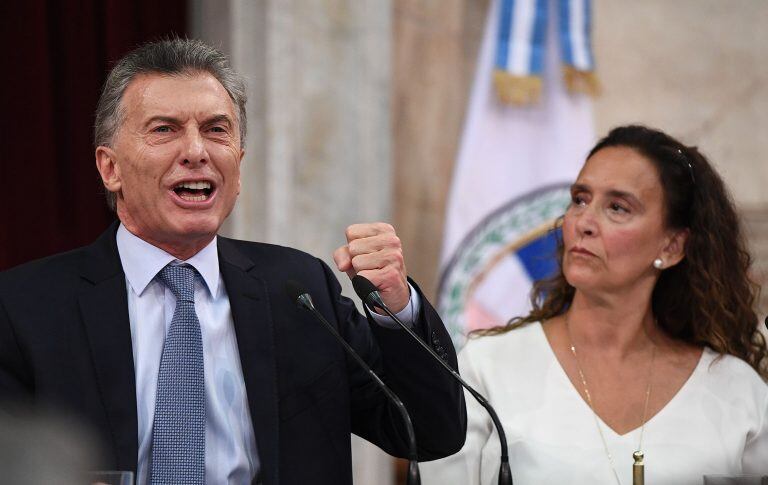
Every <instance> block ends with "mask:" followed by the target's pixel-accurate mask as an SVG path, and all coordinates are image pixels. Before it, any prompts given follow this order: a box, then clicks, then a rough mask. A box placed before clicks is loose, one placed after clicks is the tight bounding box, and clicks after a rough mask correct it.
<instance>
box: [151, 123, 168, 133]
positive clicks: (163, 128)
mask: <svg viewBox="0 0 768 485" xmlns="http://www.w3.org/2000/svg"><path fill="white" fill-rule="evenodd" d="M152 131H154V132H155V133H170V132H171V127H170V126H168V125H161V126H158V127H155V128H154V129H153V130H152Z"/></svg>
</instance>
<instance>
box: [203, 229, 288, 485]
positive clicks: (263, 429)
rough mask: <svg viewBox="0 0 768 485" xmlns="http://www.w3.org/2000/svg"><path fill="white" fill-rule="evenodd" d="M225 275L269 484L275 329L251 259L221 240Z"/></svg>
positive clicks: (274, 444)
mask: <svg viewBox="0 0 768 485" xmlns="http://www.w3.org/2000/svg"><path fill="white" fill-rule="evenodd" d="M218 249H219V262H220V270H221V275H222V277H223V279H224V284H225V287H226V289H227V294H228V296H229V303H230V306H231V308H232V320H233V321H234V325H235V335H236V337H237V346H238V350H239V352H240V363H241V365H242V368H243V378H244V380H245V388H246V392H247V394H248V405H249V407H250V411H251V420H252V422H253V432H254V435H255V437H256V446H257V448H258V453H259V461H260V464H261V470H260V473H261V478H262V480H263V482H264V483H265V484H267V485H269V484H277V483H279V475H278V469H279V455H278V449H279V441H278V400H277V395H278V394H277V370H276V356H275V345H274V342H275V341H274V328H273V322H272V316H271V312H270V307H269V298H268V295H267V289H266V283H265V282H264V280H263V279H262V278H260V277H259V276H257V274H256V267H255V265H254V263H253V261H251V260H250V259H249V258H247V257H246V256H245V255H244V254H242V253H241V252H240V251H238V250H237V248H236V247H235V246H234V244H233V243H232V242H231V241H230V240H228V239H226V238H223V237H219V239H218Z"/></svg>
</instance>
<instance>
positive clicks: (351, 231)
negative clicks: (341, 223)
mask: <svg viewBox="0 0 768 485" xmlns="http://www.w3.org/2000/svg"><path fill="white" fill-rule="evenodd" d="M388 233H392V234H394V233H395V228H394V227H392V225H391V224H388V223H386V222H372V223H366V224H352V225H350V226H347V228H346V230H345V231H344V235H345V236H346V238H347V241H348V242H351V241H354V240H355V239H361V238H366V237H371V236H377V235H380V234H388Z"/></svg>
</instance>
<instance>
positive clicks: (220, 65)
mask: <svg viewBox="0 0 768 485" xmlns="http://www.w3.org/2000/svg"><path fill="white" fill-rule="evenodd" d="M195 72H207V73H209V74H211V75H212V76H213V77H215V78H216V79H217V80H218V81H219V82H220V83H221V85H222V86H223V87H224V89H225V90H226V91H227V93H228V94H229V97H230V98H232V102H233V103H234V104H235V106H236V107H237V121H238V124H239V126H240V146H241V147H243V146H244V145H245V134H246V125H247V120H246V115H245V103H246V100H247V97H246V93H245V81H244V80H243V78H242V77H241V76H240V75H239V74H237V73H236V72H235V71H234V70H233V69H232V68H231V67H230V65H229V59H228V58H227V56H225V55H224V54H223V53H221V52H220V51H219V50H217V49H215V48H213V47H211V46H209V45H208V44H206V43H204V42H202V41H200V40H195V39H180V38H171V39H165V40H160V41H157V42H150V43H148V44H144V45H142V46H141V47H138V48H136V49H134V50H132V51H131V52H129V53H128V54H126V55H125V56H124V57H123V58H122V59H120V61H118V63H117V64H116V65H115V67H113V68H112V70H111V71H110V72H109V76H107V80H106V82H105V83H104V89H103V90H102V92H101V97H99V104H98V105H97V106H96V124H95V127H94V138H93V139H94V144H95V145H96V146H97V147H98V146H108V147H109V146H112V143H113V142H114V137H115V134H116V133H117V131H118V129H119V128H120V125H121V123H122V122H123V115H124V113H123V110H122V109H121V107H120V101H121V100H122V99H123V94H124V93H125V90H126V88H127V87H128V85H129V84H130V83H131V81H132V80H133V79H134V78H135V77H136V76H138V75H140V74H166V75H169V76H173V75H184V74H194V73H195ZM106 196H107V205H108V206H109V207H110V208H111V209H112V210H115V208H116V204H117V198H116V195H115V194H114V193H112V192H110V191H108V190H107V191H106Z"/></svg>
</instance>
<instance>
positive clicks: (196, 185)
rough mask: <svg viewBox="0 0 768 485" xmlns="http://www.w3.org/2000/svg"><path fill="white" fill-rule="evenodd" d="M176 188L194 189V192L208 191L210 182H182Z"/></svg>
mask: <svg viewBox="0 0 768 485" xmlns="http://www.w3.org/2000/svg"><path fill="white" fill-rule="evenodd" d="M176 188H177V189H195V190H202V189H210V188H211V183H210V182H182V183H180V184H179V185H177V186H176Z"/></svg>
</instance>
